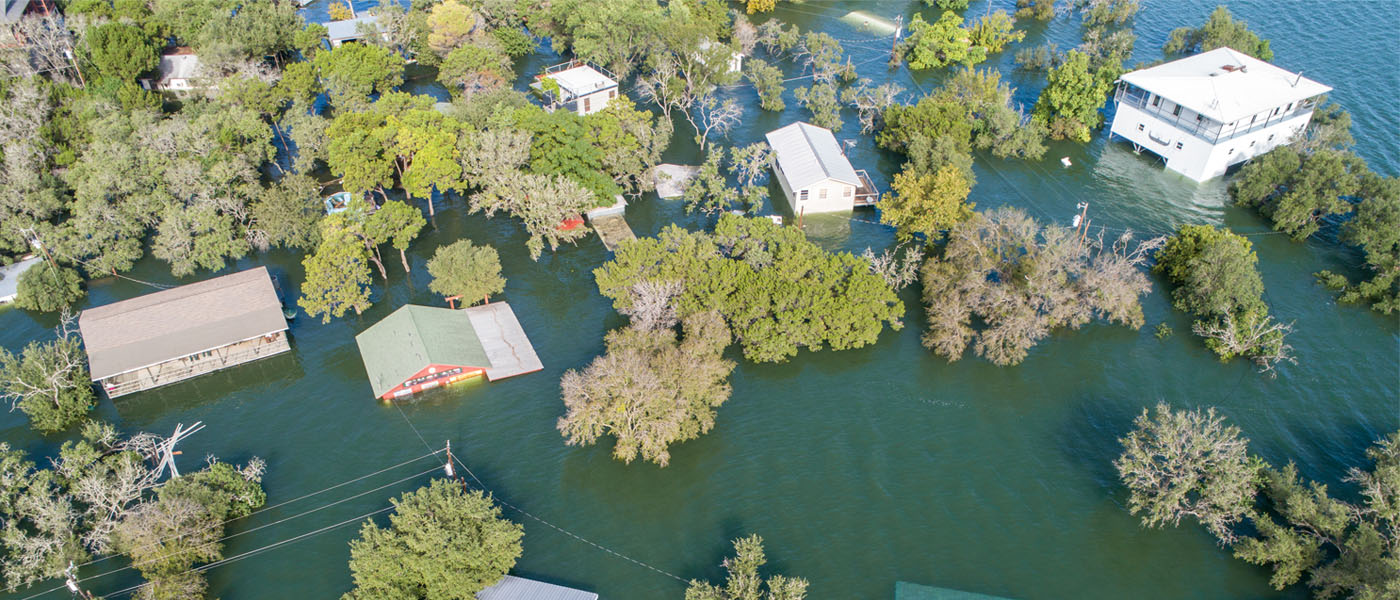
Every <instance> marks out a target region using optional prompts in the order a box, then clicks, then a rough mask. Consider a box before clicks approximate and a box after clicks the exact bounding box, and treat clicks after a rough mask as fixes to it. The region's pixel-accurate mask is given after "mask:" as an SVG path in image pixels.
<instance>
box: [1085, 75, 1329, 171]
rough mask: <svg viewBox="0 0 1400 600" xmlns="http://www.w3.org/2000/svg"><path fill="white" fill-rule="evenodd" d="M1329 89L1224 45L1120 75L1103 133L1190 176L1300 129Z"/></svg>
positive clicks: (1251, 154)
mask: <svg viewBox="0 0 1400 600" xmlns="http://www.w3.org/2000/svg"><path fill="white" fill-rule="evenodd" d="M1330 91H1332V88H1330V87H1327V86H1325V85H1323V84H1321V83H1318V82H1316V81H1313V80H1311V79H1308V78H1306V77H1303V76H1302V75H1301V74H1299V73H1290V72H1288V71H1286V70H1284V69H1280V68H1278V67H1276V66H1274V65H1271V64H1269V63H1266V62H1264V61H1262V60H1259V59H1257V58H1254V57H1252V56H1249V55H1247V54H1243V53H1241V52H1236V51H1234V50H1231V49H1229V48H1216V49H1214V50H1211V51H1209V52H1202V53H1200V54H1196V55H1193V56H1188V57H1186V58H1183V59H1180V60H1174V61H1172V62H1169V63H1166V64H1161V65H1157V66H1155V67H1151V68H1148V69H1141V70H1137V71H1133V72H1131V73H1126V74H1124V75H1123V76H1122V77H1120V78H1119V79H1118V91H1117V92H1116V94H1115V95H1114V99H1115V101H1116V103H1117V111H1116V112H1115V113H1114V115H1113V126H1112V127H1111V128H1110V129H1109V136H1110V137H1112V136H1114V135H1117V136H1118V137H1121V138H1123V139H1125V140H1128V141H1129V142H1131V143H1132V144H1133V146H1134V148H1136V149H1139V150H1147V151H1149V152H1151V153H1153V154H1156V155H1157V156H1160V157H1162V160H1164V161H1166V163H1167V168H1168V169H1171V170H1173V171H1176V172H1178V173H1181V174H1182V175H1185V176H1187V177H1190V178H1191V179H1194V180H1196V181H1205V180H1207V179H1212V178H1215V177H1219V176H1221V175H1224V174H1225V171H1226V170H1227V169H1229V168H1230V167H1231V166H1232V165H1235V164H1238V163H1242V162H1244V161H1246V160H1249V159H1250V158H1253V157H1255V156H1258V155H1260V154H1263V153H1265V152H1268V151H1269V150H1272V149H1274V148H1276V147H1278V146H1280V145H1283V144H1287V143H1288V142H1289V141H1290V140H1292V139H1293V138H1294V136H1297V135H1299V134H1301V133H1302V132H1303V130H1304V128H1306V127H1307V126H1308V122H1309V121H1310V120H1311V119H1312V114H1313V109H1314V108H1315V107H1316V106H1317V101H1318V97H1319V96H1321V95H1323V94H1326V93H1327V92H1330Z"/></svg>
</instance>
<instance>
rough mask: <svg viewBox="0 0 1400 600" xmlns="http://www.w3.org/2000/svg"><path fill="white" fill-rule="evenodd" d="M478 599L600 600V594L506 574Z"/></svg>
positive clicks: (480, 592)
mask: <svg viewBox="0 0 1400 600" xmlns="http://www.w3.org/2000/svg"><path fill="white" fill-rule="evenodd" d="M476 600H598V594H595V593H593V592H585V591H583V590H576V589H574V588H567V587H564V586H562V585H554V584H552V583H545V582H543V581H535V580H533V579H525V578H524V577H516V576H514V575H506V577H505V579H502V580H501V582H500V583H497V584H496V585H493V586H491V587H489V588H486V589H484V590H481V591H479V592H477V593H476Z"/></svg>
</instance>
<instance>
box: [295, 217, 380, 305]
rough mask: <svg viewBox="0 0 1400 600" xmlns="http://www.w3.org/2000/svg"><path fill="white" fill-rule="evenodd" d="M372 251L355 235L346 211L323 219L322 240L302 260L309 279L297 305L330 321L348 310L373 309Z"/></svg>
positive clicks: (302, 288)
mask: <svg viewBox="0 0 1400 600" xmlns="http://www.w3.org/2000/svg"><path fill="white" fill-rule="evenodd" d="M369 258H370V256H369V250H367V249H365V245H364V243H363V242H361V241H360V239H359V238H358V237H357V236H356V235H355V233H354V231H353V226H352V224H351V223H349V221H348V217H346V216H345V213H336V214H334V215H331V216H329V217H327V218H326V219H325V220H323V221H321V243H320V245H318V246H317V247H316V252H314V253H312V254H309V255H307V257H306V258H305V259H303V260H302V262H301V264H302V267H303V268H305V269H306V280H305V281H303V282H302V284H301V294H302V297H301V298H300V299H298V300H297V304H298V305H299V306H301V308H302V309H303V310H305V311H306V312H307V314H310V315H311V316H313V317H314V316H318V315H320V316H321V322H323V323H329V322H331V318H332V317H341V316H344V315H345V312H346V311H347V310H351V309H354V311H355V314H357V315H358V314H360V313H362V312H364V310H365V309H366V308H369V305H370V300H369V286H370V278H371V277H372V276H371V275H370V271H369Z"/></svg>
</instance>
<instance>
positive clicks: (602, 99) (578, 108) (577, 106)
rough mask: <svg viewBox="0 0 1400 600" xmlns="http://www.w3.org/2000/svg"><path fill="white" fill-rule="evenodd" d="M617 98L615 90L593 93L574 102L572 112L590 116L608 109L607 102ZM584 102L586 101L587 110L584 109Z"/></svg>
mask: <svg viewBox="0 0 1400 600" xmlns="http://www.w3.org/2000/svg"><path fill="white" fill-rule="evenodd" d="M615 96H617V88H610V89H606V90H602V91H599V92H594V93H592V94H588V95H586V96H579V97H578V99H576V100H574V112H576V113H578V114H580V115H591V114H593V113H595V112H598V111H600V110H603V109H604V108H607V107H608V101H609V100H611V99H612V98H613V97H615ZM584 100H588V102H587V104H588V108H587V109H585V108H584V104H585V103H584Z"/></svg>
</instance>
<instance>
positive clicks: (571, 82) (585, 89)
mask: <svg viewBox="0 0 1400 600" xmlns="http://www.w3.org/2000/svg"><path fill="white" fill-rule="evenodd" d="M545 77H548V78H550V79H553V80H554V82H555V83H557V84H559V87H560V88H562V89H563V90H564V91H566V92H568V93H569V94H571V95H573V96H586V95H588V94H592V93H593V92H596V91H599V90H605V89H608V88H610V87H617V82H616V81H613V79H612V78H611V77H608V76H607V75H604V74H602V73H601V72H599V71H598V70H597V69H594V68H593V67H590V66H588V65H579V66H577V67H573V68H570V69H564V70H563V71H558V72H555V73H550V74H548V75H545Z"/></svg>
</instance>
